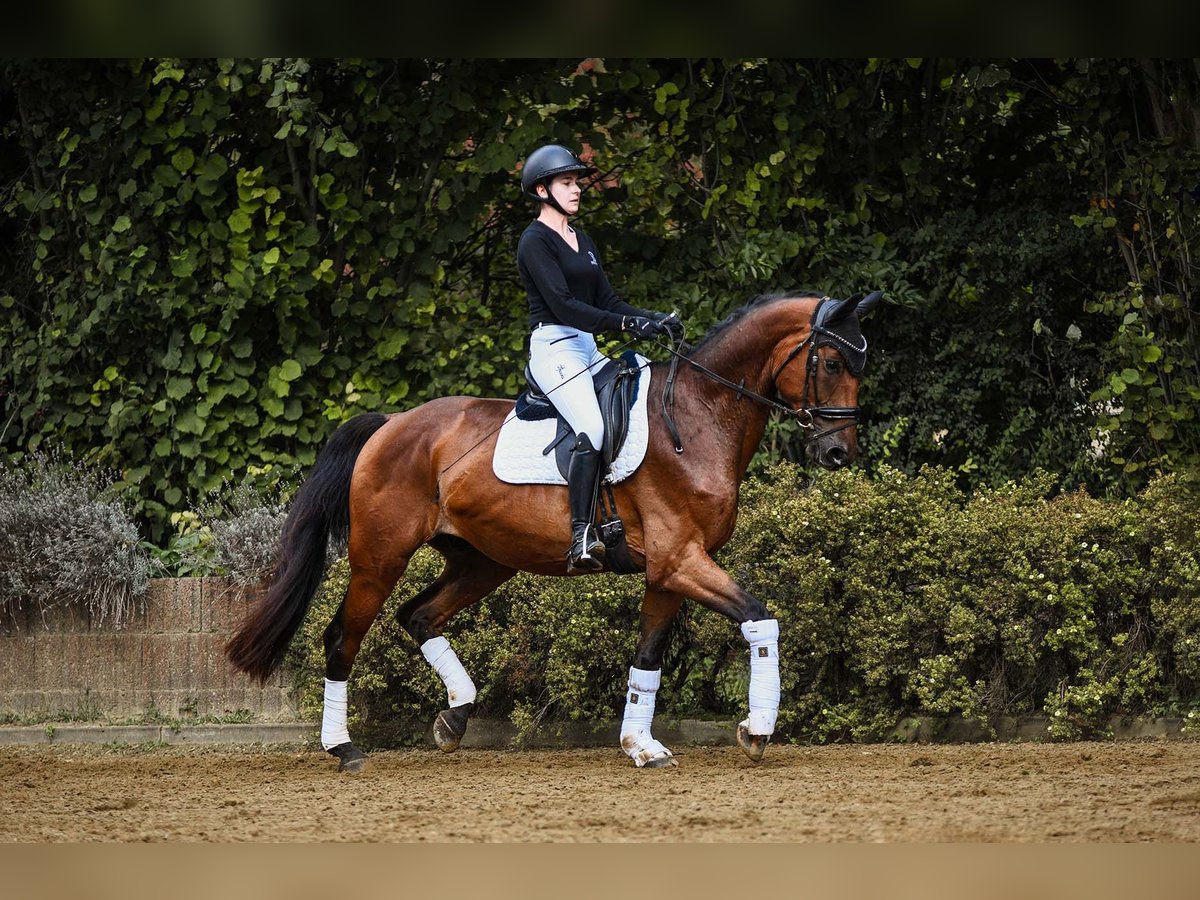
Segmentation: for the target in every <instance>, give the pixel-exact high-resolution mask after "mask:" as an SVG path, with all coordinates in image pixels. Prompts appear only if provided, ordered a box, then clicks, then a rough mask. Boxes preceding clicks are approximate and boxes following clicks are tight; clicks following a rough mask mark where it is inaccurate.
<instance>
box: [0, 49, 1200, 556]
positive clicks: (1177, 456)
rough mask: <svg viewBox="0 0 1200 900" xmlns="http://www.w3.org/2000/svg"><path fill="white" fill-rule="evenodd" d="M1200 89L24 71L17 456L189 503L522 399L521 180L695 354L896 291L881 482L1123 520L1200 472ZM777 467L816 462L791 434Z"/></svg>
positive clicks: (6, 228)
mask: <svg viewBox="0 0 1200 900" xmlns="http://www.w3.org/2000/svg"><path fill="white" fill-rule="evenodd" d="M1198 86H1200V76H1198V74H1197V70H1196V68H1195V66H1194V65H1193V63H1192V62H1191V61H1190V60H1189V61H1166V62H1153V61H1142V62H1129V61H1122V60H1098V61H1097V60H1074V59H1071V60H1037V61H1029V60H960V59H909V60H865V61H864V60H843V61H838V60H786V61H782V60H760V59H754V60H741V59H739V60H731V59H724V60H715V59H705V60H682V59H680V60H612V59H603V60H600V59H588V60H584V61H583V62H580V61H578V60H573V61H536V60H472V61H437V60H307V59H270V60H253V61H252V60H233V59H222V60H199V61H179V60H166V59H164V60H133V61H128V60H106V61H33V60H23V61H12V62H5V63H3V64H2V66H0V211H2V212H0V347H2V348H3V350H2V352H0V404H2V405H0V449H3V451H4V452H6V453H8V454H9V455H13V456H18V457H19V456H20V455H21V454H22V453H25V452H28V451H30V450H34V449H36V448H38V447H39V446H43V445H44V444H46V443H47V442H57V443H61V444H64V445H65V446H66V447H67V448H68V449H69V450H70V451H71V452H73V453H75V454H77V455H86V456H88V457H90V458H92V459H95V460H99V461H102V462H104V463H106V464H111V465H114V466H117V467H119V468H120V469H121V470H122V471H123V477H124V479H125V481H126V482H127V484H128V485H129V487H130V490H131V491H132V493H133V494H134V495H135V496H136V498H137V503H138V510H139V513H140V514H141V515H142V516H143V518H144V519H145V520H146V521H147V522H148V523H149V525H150V527H151V529H152V531H153V536H154V538H155V540H158V541H163V540H165V538H166V536H167V531H168V528H169V524H168V519H169V514H170V512H171V511H172V510H174V509H177V508H179V507H180V505H181V504H182V503H183V502H184V501H185V499H187V498H192V499H194V498H196V497H198V496H200V495H201V494H203V493H204V492H206V491H210V490H212V489H214V488H216V487H217V486H218V485H219V484H220V483H221V481H222V480H223V479H225V478H227V477H231V476H232V477H233V478H234V479H238V478H240V477H241V476H242V475H243V474H244V473H245V472H247V471H248V470H250V469H252V468H255V467H257V468H268V469H270V470H272V471H275V470H279V469H282V470H285V471H290V470H291V469H292V468H293V467H295V466H297V465H300V466H303V465H307V464H309V463H311V462H312V460H313V458H314V455H315V452H316V450H317V449H318V447H319V446H320V444H321V443H322V441H323V440H324V438H325V437H326V436H327V435H328V433H329V432H330V431H331V430H332V428H333V427H335V425H336V424H337V423H338V422H340V421H342V420H344V419H345V418H347V417H349V416H350V415H352V414H353V413H355V412H358V411H361V410H364V409H394V408H403V407H407V406H410V405H413V404H416V403H419V402H421V401H423V400H426V399H428V398H430V397H434V396H438V395H442V394H447V393H455V392H463V393H472V394H488V395H505V396H512V395H514V394H515V391H516V387H517V375H518V373H519V372H520V369H521V366H522V357H523V355H524V349H523V347H524V339H525V335H524V320H525V316H524V301H523V298H522V294H521V290H520V287H519V284H518V282H517V278H516V271H515V264H514V261H513V245H514V241H515V238H516V235H517V234H519V232H520V230H521V228H522V227H523V226H524V223H525V222H526V221H527V219H528V217H529V215H530V210H529V208H528V206H527V204H526V203H525V202H522V201H521V200H520V198H519V194H518V192H517V189H516V178H515V171H516V170H517V167H518V165H519V162H520V160H521V159H522V158H523V156H524V155H525V154H526V153H527V152H528V151H529V150H530V149H532V148H533V147H535V146H537V145H538V144H540V143H542V142H545V141H548V140H558V141H561V142H565V143H567V144H570V145H572V146H577V147H584V146H586V147H587V148H588V151H589V152H590V153H592V154H593V156H592V158H593V159H594V161H595V162H596V163H597V164H598V165H599V166H600V167H601V169H602V170H603V178H602V179H600V180H599V181H598V183H597V190H595V191H594V192H590V193H589V195H588V197H587V201H586V204H585V208H586V215H585V216H584V219H583V225H584V227H585V228H586V229H588V230H589V231H591V232H592V233H593V235H594V236H595V237H596V238H597V240H598V242H599V245H600V246H601V248H602V250H603V251H604V254H605V262H606V266H607V268H608V269H609V271H610V274H611V275H612V277H613V279H614V281H615V282H616V284H617V285H618V287H619V289H620V290H621V291H622V292H623V293H624V294H625V295H626V296H627V297H628V298H629V299H630V300H631V301H633V302H635V303H638V304H640V305H645V306H651V307H656V308H660V309H668V308H672V307H675V308H678V309H679V310H680V311H681V313H682V315H683V316H684V318H685V319H686V320H687V321H688V323H689V324H690V326H691V329H692V332H693V334H698V333H699V332H701V331H702V330H703V329H705V328H706V327H707V326H708V325H710V324H711V323H712V322H714V321H716V320H717V319H719V318H721V317H722V316H723V315H724V314H725V313H727V312H728V311H729V310H730V309H731V308H732V307H735V306H737V305H740V304H741V303H743V302H744V301H745V300H747V299H748V298H749V297H750V296H752V295H753V294H755V293H758V292H760V291H764V290H777V289H785V288H789V287H797V286H805V287H812V288H818V289H822V290H826V291H829V292H831V293H840V294H846V293H849V292H851V291H853V290H857V289H860V288H867V287H879V288H882V289H884V290H885V291H886V292H887V295H888V297H889V299H890V300H891V301H892V304H893V305H892V306H890V307H888V308H886V309H884V310H883V311H882V313H881V314H880V315H879V316H878V319H877V321H875V322H874V323H873V325H872V328H871V339H872V345H873V348H874V349H873V356H872V362H871V365H870V368H869V374H868V378H867V382H866V385H865V393H864V405H865V407H866V409H867V410H868V411H869V419H868V421H867V423H866V424H865V427H864V438H865V440H864V446H865V448H866V453H867V460H868V461H869V462H871V463H874V464H878V463H880V462H882V461H885V460H886V461H887V462H888V463H889V464H891V465H893V466H897V467H899V468H900V469H902V470H905V471H908V472H914V471H916V469H917V468H918V467H919V466H920V465H921V464H923V463H927V462H935V463H940V464H943V465H946V466H949V467H951V468H952V469H953V470H954V471H955V472H956V473H957V476H958V478H959V479H960V482H961V483H962V484H964V485H974V484H985V485H986V484H998V483H1001V482H1003V481H1004V480H1005V479H1006V478H1010V477H1016V476H1020V475H1022V474H1023V473H1026V472H1028V471H1031V470H1032V468H1034V467H1037V466H1040V467H1043V468H1045V469H1047V470H1048V471H1051V472H1053V473H1054V479H1055V481H1056V483H1058V484H1059V485H1061V486H1063V487H1068V488H1070V487H1073V486H1074V485H1076V484H1079V483H1086V484H1087V485H1089V486H1090V487H1091V488H1093V489H1098V490H1102V491H1108V490H1111V491H1115V492H1116V493H1118V494H1127V493H1129V492H1131V491H1135V490H1136V489H1137V488H1138V487H1139V486H1141V485H1143V484H1144V483H1145V482H1146V480H1147V479H1148V478H1149V477H1150V475H1151V474H1152V473H1153V472H1155V471H1158V470H1162V469H1167V470H1174V471H1177V472H1179V473H1180V475H1181V476H1182V477H1185V478H1189V477H1194V474H1195V472H1196V470H1197V468H1198V465H1200V424H1198V422H1197V416H1196V410H1197V406H1198V405H1200V371H1198V365H1200V363H1198V362H1197V356H1198V355H1200V354H1198V352H1197V350H1198V348H1200V342H1198V340H1197V335H1196V329H1195V326H1194V321H1193V320H1194V303H1195V301H1194V297H1193V280H1194V274H1193V273H1194V265H1193V263H1192V259H1191V253H1192V250H1191V248H1192V246H1193V245H1194V243H1195V238H1196V236H1197V216H1196V209H1195V207H1196V199H1197V186H1198V185H1200V177H1198V171H1197V170H1198V164H1200V119H1198V118H1197V115H1198V114H1197V107H1196V105H1195V99H1196V97H1197V88H1198ZM772 446H775V447H776V448H778V449H781V450H782V451H783V452H784V453H785V454H786V455H788V456H789V457H791V458H795V456H796V454H795V447H794V446H792V444H791V438H790V436H789V435H788V434H787V433H773V434H772Z"/></svg>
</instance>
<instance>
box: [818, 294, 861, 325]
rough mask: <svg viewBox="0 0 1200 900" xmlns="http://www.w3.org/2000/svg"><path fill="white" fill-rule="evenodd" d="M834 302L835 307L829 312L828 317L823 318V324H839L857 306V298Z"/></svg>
mask: <svg viewBox="0 0 1200 900" xmlns="http://www.w3.org/2000/svg"><path fill="white" fill-rule="evenodd" d="M834 302H835V304H836V305H835V306H834V307H833V309H831V310H830V311H829V315H827V316H825V322H826V324H828V325H833V324H834V323H836V322H840V321H842V319H844V318H846V317H847V316H848V315H850V314H851V313H853V312H854V307H855V306H856V305H857V304H858V297H847V298H846V299H845V300H836V301H834Z"/></svg>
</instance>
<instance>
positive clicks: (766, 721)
mask: <svg viewBox="0 0 1200 900" xmlns="http://www.w3.org/2000/svg"><path fill="white" fill-rule="evenodd" d="M742 635H743V636H744V637H745V638H746V640H747V641H748V642H749V644H750V718H749V719H747V720H746V721H747V724H748V727H749V729H750V733H751V734H771V733H772V732H773V731H774V730H775V720H776V719H777V718H778V717H779V622H778V620H776V619H759V620H758V621H757V622H743V623H742Z"/></svg>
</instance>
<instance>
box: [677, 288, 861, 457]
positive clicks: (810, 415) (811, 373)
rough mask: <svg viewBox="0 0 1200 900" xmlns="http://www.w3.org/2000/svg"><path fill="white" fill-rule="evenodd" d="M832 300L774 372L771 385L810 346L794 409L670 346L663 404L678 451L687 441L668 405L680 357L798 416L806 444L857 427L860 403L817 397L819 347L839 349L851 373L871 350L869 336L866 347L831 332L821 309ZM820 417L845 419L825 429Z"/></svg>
mask: <svg viewBox="0 0 1200 900" xmlns="http://www.w3.org/2000/svg"><path fill="white" fill-rule="evenodd" d="M828 302H829V298H828V297H825V298H823V299H822V300H821V302H820V303H819V304H817V308H816V310H815V311H814V312H813V318H812V325H811V326H810V328H809V332H808V337H806V338H805V339H804V340H802V341H801V342H800V343H798V344H797V345H796V346H795V347H794V348H793V349H792V352H791V353H789V354H788V355H787V358H786V359H785V360H784V361H783V362H782V363H780V364H779V367H778V368H777V369H776V370H775V371H774V373H773V374H772V375H771V384H772V385H773V386H774V385H776V384H778V381H779V376H780V375H781V374H783V370H784V369H786V368H787V366H788V364H789V363H791V362H792V360H794V359H795V358H796V357H797V356H799V355H800V354H801V353H802V352H804V349H805V348H806V347H807V348H808V358H807V360H806V362H805V366H804V390H803V391H802V393H801V400H800V406H799V407H798V408H793V407H791V406H787V405H786V404H783V403H780V402H778V401H776V400H772V399H771V398H769V397H764V396H763V395H762V394H759V393H756V392H754V391H752V390H750V389H749V388H747V387H746V386H745V385H744V384H734V383H733V382H732V381H730V380H729V379H728V378H725V377H724V376H722V375H718V374H717V373H716V372H714V371H712V369H709V368H706V367H705V366H702V365H701V364H700V363H698V362H696V361H695V360H694V359H691V358H690V357H688V356H684V355H683V354H682V353H679V352H678V351H677V350H675V349H674V348H672V347H669V346H668V347H667V350H668V351H670V353H671V355H672V359H671V368H670V371H669V372H668V374H667V382H666V385H665V386H664V388H663V394H662V406H663V417H664V418H665V419H666V422H667V429H668V431H670V433H671V439H672V440H673V441H674V442H675V452H676V453H682V452H683V442H682V441H681V440H680V437H679V430H678V429H677V428H676V427H675V420H674V418H673V417H672V415H671V412H670V411H669V409H668V407H670V409H673V408H674V405H675V374H676V371H677V369H678V366H679V360H681V359H682V360H683V361H684V362H686V363H688V364H689V365H691V366H692V367H693V368H696V369H699V370H700V371H701V372H703V373H704V374H705V375H707V376H708V377H709V378H710V379H712V380H713V381H715V382H717V383H718V384H721V385H724V386H725V387H727V388H729V389H730V390H731V391H733V392H734V393H735V394H738V395H739V396H741V397H746V398H747V399H749V400H753V401H754V402H755V403H761V404H762V405H764V406H767V407H770V408H771V409H773V410H775V411H776V412H779V413H781V414H782V415H784V416H788V417H790V418H794V419H795V420H796V422H797V423H798V424H799V425H800V427H801V428H802V429H804V430H805V431H806V432H809V433H808V434H806V435H805V436H804V443H805V444H808V443H811V442H812V441H818V440H820V439H821V438H823V437H826V436H828V435H831V434H835V433H837V432H839V431H843V430H845V429H847V428H852V427H855V426H857V425H858V407H857V406H820V405H819V404H820V399H819V398H818V397H817V387H816V381H817V367H818V366H819V365H820V360H821V357H820V356H819V355H818V354H817V349H818V348H819V347H824V346H831V347H834V348H836V349H837V350H838V352H839V353H840V354H841V355H842V357H843V359H844V360H845V361H846V364H847V366H848V367H850V370H851V374H855V375H858V374H861V372H862V368H861V365H859V366H858V367H857V368H858V371H857V372H855V371H854V368H855V367H854V365H853V363H852V362H851V361H852V360H862V361H865V359H866V352H867V340H866V338H862V346H861V347H859V346H857V345H855V343H854V342H853V341H852V340H851V339H850V338H848V337H846V336H845V335H841V334H838V333H837V332H835V331H831V330H830V329H829V328H826V327H825V326H824V325H823V324H821V318H822V317H821V310H822V307H824V306H825V304H826V303H828ZM682 345H683V342H682V341H680V346H681V347H682ZM776 394H777V395H778V388H776ZM810 396H811V398H812V403H811V404H810V403H809V397H810ZM814 404H817V405H814ZM816 419H832V420H835V421H837V420H842V424H840V425H837V426H835V427H833V428H824V429H822V430H820V431H818V430H817V423H816V421H815V420H816Z"/></svg>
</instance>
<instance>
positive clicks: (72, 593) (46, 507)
mask: <svg viewBox="0 0 1200 900" xmlns="http://www.w3.org/2000/svg"><path fill="white" fill-rule="evenodd" d="M115 483H116V478H115V476H114V475H113V474H112V473H108V472H105V471H104V470H102V469H99V468H96V467H93V466H89V465H86V464H83V463H80V462H77V461H72V460H69V459H66V458H63V457H60V456H58V455H55V454H53V453H32V454H28V455H26V456H25V457H24V458H23V459H22V460H21V462H20V464H19V465H18V464H14V463H12V462H9V461H7V460H4V459H0V614H3V616H4V617H5V618H6V619H7V620H8V621H9V622H19V621H27V620H29V619H30V618H31V616H32V617H35V618H36V617H38V616H41V615H44V614H46V613H47V612H49V611H50V610H52V609H54V608H56V607H63V606H74V607H76V608H77V609H79V610H81V611H85V612H86V613H87V615H88V616H90V618H91V620H92V622H93V623H95V624H97V625H101V624H104V625H112V626H117V627H119V626H121V625H123V624H125V623H126V621H127V620H128V619H129V617H130V615H131V613H132V612H133V610H134V604H135V603H136V601H137V599H138V598H139V597H141V596H142V595H143V594H144V593H145V591H146V586H147V584H148V582H149V579H150V576H151V574H152V564H151V560H150V557H149V556H148V555H147V553H146V550H145V549H144V546H143V543H142V541H141V538H140V535H139V533H138V527H137V524H136V523H135V522H134V520H133V517H132V514H131V512H130V509H129V505H128V504H127V503H126V502H124V501H123V500H122V499H121V498H120V496H118V495H117V493H116V491H115V489H114V485H115Z"/></svg>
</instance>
